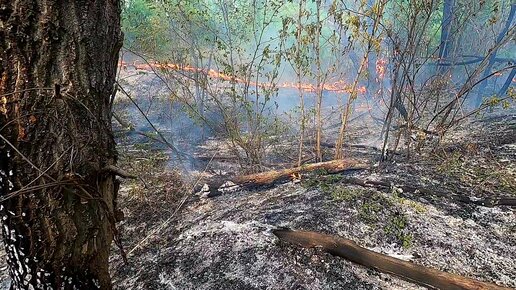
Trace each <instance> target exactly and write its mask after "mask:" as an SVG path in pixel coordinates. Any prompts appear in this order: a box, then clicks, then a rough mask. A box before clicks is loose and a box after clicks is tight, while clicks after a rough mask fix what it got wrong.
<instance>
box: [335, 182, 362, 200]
mask: <svg viewBox="0 0 516 290" xmlns="http://www.w3.org/2000/svg"><path fill="white" fill-rule="evenodd" d="M363 194H364V190H363V189H355V188H349V187H344V186H337V187H336V188H334V189H333V190H332V191H331V198H332V199H333V200H335V201H346V202H350V201H353V200H356V199H357V198H358V197H360V196H362V195H363Z"/></svg>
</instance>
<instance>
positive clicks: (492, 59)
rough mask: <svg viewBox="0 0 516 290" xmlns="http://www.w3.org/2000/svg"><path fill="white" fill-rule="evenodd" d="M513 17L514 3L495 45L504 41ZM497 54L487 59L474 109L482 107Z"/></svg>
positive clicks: (515, 8) (515, 13) (514, 12)
mask: <svg viewBox="0 0 516 290" xmlns="http://www.w3.org/2000/svg"><path fill="white" fill-rule="evenodd" d="M514 15H516V3H514V4H511V11H510V12H509V16H508V17H507V21H506V22H505V26H504V27H503V29H502V31H500V33H499V34H498V37H497V38H496V43H499V42H501V41H502V40H503V39H504V37H505V35H506V34H507V32H508V31H509V28H511V23H512V21H513V19H514ZM497 52H498V50H495V51H494V52H493V53H492V54H491V56H490V57H489V63H488V64H487V67H486V69H485V70H484V74H483V75H482V78H483V79H484V80H483V81H482V82H481V83H480V85H479V87H478V94H477V97H476V99H475V107H476V108H478V107H480V105H482V99H483V97H484V90H485V88H486V87H487V82H488V76H489V75H490V74H491V70H492V68H493V65H494V63H495V59H496V53H497Z"/></svg>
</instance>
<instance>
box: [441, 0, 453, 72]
mask: <svg viewBox="0 0 516 290" xmlns="http://www.w3.org/2000/svg"><path fill="white" fill-rule="evenodd" d="M454 6H455V0H444V2H443V18H442V22H441V44H440V45H439V62H440V63H441V62H445V60H446V59H447V58H448V56H449V54H450V51H451V50H452V37H451V36H450V33H451V27H452V24H453V10H454ZM446 69H450V68H449V67H448V68H447V67H445V66H439V67H438V71H437V73H438V74H443V73H445V70H446Z"/></svg>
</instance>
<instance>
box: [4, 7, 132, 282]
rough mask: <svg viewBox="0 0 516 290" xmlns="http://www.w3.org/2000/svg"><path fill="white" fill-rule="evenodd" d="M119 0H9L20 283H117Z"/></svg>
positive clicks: (7, 135)
mask: <svg viewBox="0 0 516 290" xmlns="http://www.w3.org/2000/svg"><path fill="white" fill-rule="evenodd" d="M120 5H121V4H120V1H118V0H99V1H43V0H30V1H29V0H19V1H9V0H0V200H1V202H0V216H1V219H2V232H3V241H4V246H5V251H6V253H7V262H8V266H9V273H10V276H11V278H12V282H11V289H111V288H112V287H111V280H110V275H109V269H108V258H109V252H110V246H111V242H112V240H113V238H114V235H115V225H114V224H115V210H116V209H115V199H116V192H117V187H118V186H117V182H116V179H115V176H114V173H113V171H116V170H113V168H114V165H115V163H116V151H115V143H114V140H113V134H112V131H111V113H110V112H111V105H112V101H113V96H114V81H115V75H116V70H117V62H118V51H119V49H120V47H121V45H122V34H121V32H120V10H121V6H120Z"/></svg>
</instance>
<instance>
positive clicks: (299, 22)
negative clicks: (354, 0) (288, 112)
mask: <svg viewBox="0 0 516 290" xmlns="http://www.w3.org/2000/svg"><path fill="white" fill-rule="evenodd" d="M304 4H305V1H304V0H300V1H299V10H298V19H297V28H296V61H295V62H296V70H297V72H296V74H297V90H298V92H299V107H300V114H301V125H300V127H301V128H300V133H299V147H298V160H297V166H301V163H302V161H303V143H304V142H305V140H304V138H305V129H306V128H305V123H306V119H305V98H304V93H303V90H302V89H301V76H302V75H303V73H302V70H303V63H302V60H301V45H303V41H302V32H303V12H304Z"/></svg>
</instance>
